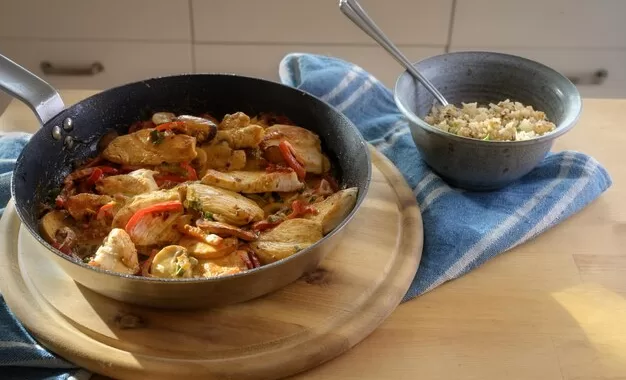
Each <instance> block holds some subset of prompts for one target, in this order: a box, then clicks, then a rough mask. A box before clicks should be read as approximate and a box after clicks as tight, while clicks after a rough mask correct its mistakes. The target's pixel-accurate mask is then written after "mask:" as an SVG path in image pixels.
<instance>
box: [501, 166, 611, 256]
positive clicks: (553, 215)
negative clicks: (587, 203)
mask: <svg viewBox="0 0 626 380" xmlns="http://www.w3.org/2000/svg"><path fill="white" fill-rule="evenodd" d="M598 166H600V163H599V162H598V161H596V160H595V159H594V158H591V157H590V158H589V159H588V160H587V162H586V163H585V166H584V167H583V170H584V171H585V172H587V173H589V175H587V176H585V177H582V178H579V179H578V180H576V182H574V185H573V186H572V187H571V188H570V189H569V190H568V191H567V192H566V193H565V194H564V195H563V197H562V198H561V199H560V200H559V201H558V202H557V203H556V204H554V206H552V208H551V209H550V211H548V212H547V213H546V215H545V216H544V217H543V218H542V219H541V220H540V221H539V223H537V224H536V225H535V227H533V228H532V229H531V230H530V231H528V232H527V233H526V235H524V237H522V238H521V239H519V240H518V241H516V242H515V244H513V246H512V247H511V248H513V247H516V246H518V245H520V244H521V243H522V242H524V241H526V240H528V239H530V238H532V237H534V236H535V235H537V234H538V233H539V232H541V231H543V230H545V229H546V228H548V226H549V225H551V224H552V223H554V221H555V220H556V219H557V218H558V217H559V216H561V214H562V213H563V211H565V209H566V208H567V207H568V206H569V205H570V204H571V203H572V202H574V200H575V199H576V197H577V196H578V195H579V194H580V193H581V192H582V191H583V190H584V189H585V187H586V186H587V184H589V182H590V181H591V179H592V178H593V176H592V175H591V173H592V172H593V171H594V170H596V169H597V168H598Z"/></svg>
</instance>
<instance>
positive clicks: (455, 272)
mask: <svg viewBox="0 0 626 380" xmlns="http://www.w3.org/2000/svg"><path fill="white" fill-rule="evenodd" d="M573 159H574V153H572V152H566V153H565V154H564V159H563V161H562V162H561V168H560V170H559V173H558V175H557V177H556V178H555V179H554V180H552V181H551V182H550V183H549V184H548V185H547V186H546V187H544V188H542V189H541V190H540V191H538V192H537V193H535V194H534V195H533V197H532V198H530V199H529V200H527V201H526V202H525V203H524V204H523V205H522V206H520V207H519V208H518V209H516V210H515V211H514V212H513V213H512V214H511V215H510V216H509V217H508V218H506V219H505V220H504V221H503V222H502V223H500V225H498V227H497V228H496V229H495V230H494V231H492V232H490V233H488V234H486V235H485V236H484V237H483V238H482V239H480V240H479V241H478V242H476V244H474V245H473V246H472V247H471V248H470V249H469V250H467V251H466V252H465V254H463V256H461V257H460V258H459V259H458V260H457V261H456V262H455V263H454V264H453V265H452V266H451V267H450V268H448V270H446V271H445V273H443V275H441V276H439V278H438V279H437V280H435V281H434V282H433V283H432V284H431V285H430V286H429V287H428V289H426V291H425V292H428V291H430V290H432V289H434V288H436V287H437V286H439V285H441V284H443V283H444V282H445V281H447V280H449V279H452V278H456V277H458V276H459V275H460V274H461V273H462V272H463V271H464V270H465V268H467V266H469V265H470V264H471V263H472V262H473V261H474V260H475V259H476V258H477V257H478V256H480V254H481V253H483V252H484V251H485V250H486V249H488V248H489V247H490V246H492V245H493V244H494V243H495V242H496V241H498V240H499V239H500V238H501V237H502V236H504V234H505V233H506V232H507V231H509V230H510V229H511V228H513V227H515V225H516V224H517V223H518V222H519V221H520V220H521V219H522V218H524V217H525V216H526V215H527V214H528V213H529V212H530V211H531V210H532V209H533V208H535V206H537V204H538V203H539V202H540V201H541V200H542V199H543V198H544V197H545V196H546V195H548V194H549V193H550V192H551V191H552V190H554V188H555V187H556V186H557V185H559V184H560V183H561V182H562V181H563V179H564V178H565V177H566V176H567V175H568V174H569V171H570V169H571V167H572V163H573Z"/></svg>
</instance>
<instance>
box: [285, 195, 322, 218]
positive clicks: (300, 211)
mask: <svg viewBox="0 0 626 380" xmlns="http://www.w3.org/2000/svg"><path fill="white" fill-rule="evenodd" d="M317 212H318V211H317V209H315V208H313V207H312V206H308V205H304V203H303V202H302V201H301V200H299V199H296V200H295V201H293V202H291V213H290V214H289V215H287V219H293V218H298V217H300V216H302V215H305V214H314V215H315V214H317Z"/></svg>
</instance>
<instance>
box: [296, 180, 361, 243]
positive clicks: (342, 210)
mask: <svg viewBox="0 0 626 380" xmlns="http://www.w3.org/2000/svg"><path fill="white" fill-rule="evenodd" d="M357 194H358V188H356V187H351V188H349V189H345V190H339V191H338V192H336V193H335V194H333V195H331V196H329V197H328V198H326V199H325V200H323V201H321V202H318V203H315V204H313V206H312V207H313V208H315V209H316V210H317V214H307V215H306V216H305V218H307V219H310V220H314V221H316V222H318V223H320V224H321V225H322V232H323V233H324V235H326V234H327V233H329V232H330V231H332V230H333V229H334V228H335V227H337V225H339V223H341V221H342V220H344V218H345V217H346V216H347V215H348V214H349V213H350V211H352V209H353V208H354V205H355V204H356V197H357Z"/></svg>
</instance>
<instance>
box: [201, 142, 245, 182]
mask: <svg viewBox="0 0 626 380" xmlns="http://www.w3.org/2000/svg"><path fill="white" fill-rule="evenodd" d="M200 148H201V149H202V150H204V152H205V153H206V167H205V168H204V169H205V170H204V171H205V172H206V169H218V170H241V169H243V167H244V166H245V165H246V152H245V151H243V150H233V149H232V148H231V147H230V146H229V145H228V142H226V141H222V142H216V143H215V144H211V145H203V146H201V147H200ZM203 174H204V173H201V172H198V175H203Z"/></svg>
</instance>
